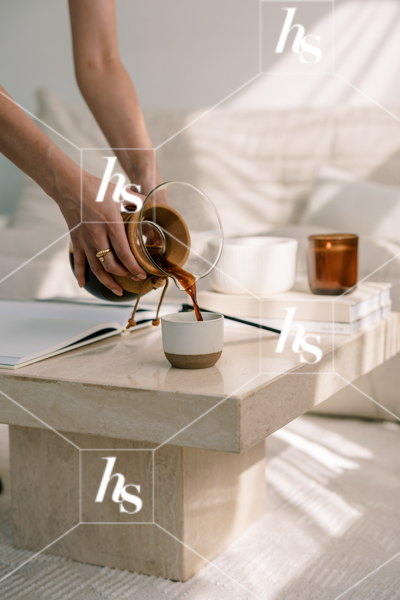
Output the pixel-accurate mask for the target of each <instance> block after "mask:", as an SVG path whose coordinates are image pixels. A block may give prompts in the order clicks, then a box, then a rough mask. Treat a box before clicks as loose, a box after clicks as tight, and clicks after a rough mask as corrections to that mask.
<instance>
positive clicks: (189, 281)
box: [146, 240, 203, 321]
mask: <svg viewBox="0 0 400 600" xmlns="http://www.w3.org/2000/svg"><path fill="white" fill-rule="evenodd" d="M157 241H158V240H157ZM157 241H156V240H152V243H151V244H146V249H147V251H148V253H149V254H150V256H151V258H152V259H153V260H154V262H155V263H156V264H157V265H158V266H159V267H160V268H161V269H162V270H163V271H165V273H168V275H172V276H173V277H175V278H176V279H177V280H178V281H179V283H180V284H181V286H182V287H183V289H184V290H185V292H186V293H187V294H189V296H190V298H191V299H192V302H193V308H194V313H195V315H196V319H197V320H198V321H202V320H203V317H202V316H201V312H200V308H199V305H198V304H197V295H196V279H195V277H194V275H192V274H191V273H189V271H185V269H182V267H179V266H178V265H175V264H174V263H172V262H171V261H169V260H168V259H167V258H165V256H164V255H163V249H162V245H161V243H157Z"/></svg>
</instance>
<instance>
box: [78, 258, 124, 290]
mask: <svg viewBox="0 0 400 600" xmlns="http://www.w3.org/2000/svg"><path fill="white" fill-rule="evenodd" d="M103 249H104V248H103ZM86 257H87V260H88V263H89V267H90V269H91V271H92V273H93V274H94V275H96V277H97V279H98V280H99V281H100V282H101V283H102V284H103V285H105V286H106V287H107V288H108V289H109V290H111V291H112V292H114V294H116V295H117V296H122V288H121V286H120V285H119V284H118V283H117V282H116V281H115V279H114V278H113V277H112V276H111V275H110V274H109V273H107V271H105V270H104V269H103V264H102V263H101V262H100V261H99V259H98V258H97V257H96V251H92V252H88V254H87V255H86Z"/></svg>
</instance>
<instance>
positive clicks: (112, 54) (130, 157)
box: [69, 0, 161, 193]
mask: <svg viewBox="0 0 400 600" xmlns="http://www.w3.org/2000/svg"><path fill="white" fill-rule="evenodd" d="M69 8H70V18H71V31H72V41H73V50H74V63H75V73H76V78H77V82H78V85H79V88H80V90H81V92H82V95H83V97H84V98H85V100H86V102H87V104H88V106H89V108H90V110H91V111H92V113H93V115H94V116H95V118H96V120H97V122H98V124H99V125H100V127H101V129H102V131H103V133H104V135H105V137H106V138H107V141H108V142H109V144H110V146H111V148H113V149H115V154H116V155H117V157H118V159H119V161H120V163H121V165H122V167H123V169H124V170H125V172H126V173H127V175H128V176H129V178H130V180H131V182H132V183H136V184H144V186H145V187H148V186H149V185H150V181H149V180H150V179H153V180H154V179H155V181H152V185H153V186H154V185H155V184H156V183H160V182H161V178H160V175H159V173H158V168H157V164H156V160H155V155H154V151H153V146H152V143H151V140H150V137H149V134H148V132H147V129H146V124H145V121H144V118H143V114H142V111H141V108H140V106H139V102H138V98H137V95H136V91H135V88H134V85H133V83H132V81H131V79H130V77H129V75H128V73H127V72H126V70H125V68H124V66H123V64H122V62H121V59H120V55H119V48H118V38H117V24H116V14H115V2H114V0H69ZM118 148H128V149H129V148H140V149H141V150H136V151H134V150H132V151H129V150H118ZM148 191H150V190H149V189H144V192H145V193H147V192H148Z"/></svg>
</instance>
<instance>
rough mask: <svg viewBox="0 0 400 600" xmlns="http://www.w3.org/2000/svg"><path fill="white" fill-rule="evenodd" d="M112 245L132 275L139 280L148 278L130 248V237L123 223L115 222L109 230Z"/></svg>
mask: <svg viewBox="0 0 400 600" xmlns="http://www.w3.org/2000/svg"><path fill="white" fill-rule="evenodd" d="M108 235H109V238H110V241H111V244H112V247H113V249H114V252H115V254H116V255H117V257H118V258H119V260H120V262H121V263H122V265H124V267H125V268H126V269H127V270H128V271H129V273H130V274H131V275H133V276H134V277H136V278H137V279H138V280H141V279H146V277H147V276H146V273H145V271H144V270H143V269H142V267H141V266H140V265H139V264H138V263H137V261H136V259H135V257H134V256H133V254H132V250H131V249H130V246H129V242H128V238H127V237H126V233H125V226H124V224H123V223H114V224H113V227H112V229H110V231H109V232H108Z"/></svg>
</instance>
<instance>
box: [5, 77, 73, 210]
mask: <svg viewBox="0 0 400 600" xmlns="http://www.w3.org/2000/svg"><path fill="white" fill-rule="evenodd" d="M0 130H1V136H0V152H1V153H2V154H4V155H5V156H6V157H7V158H8V159H9V160H11V161H12V162H13V163H14V164H15V165H17V167H19V168H20V169H21V170H22V171H24V173H26V174H27V175H29V176H30V177H32V179H34V180H35V181H36V183H38V184H39V185H40V187H41V188H42V189H43V190H44V191H45V192H46V194H48V195H49V196H51V197H52V198H53V199H54V200H55V201H56V202H57V203H59V205H60V204H61V203H63V202H65V201H66V199H67V198H70V199H71V201H73V198H75V199H76V201H78V200H79V198H80V191H79V187H80V168H79V167H78V166H77V165H76V164H75V163H74V162H73V161H72V160H71V159H70V158H69V157H68V156H66V154H64V153H63V152H62V151H61V150H60V149H59V148H58V147H57V146H56V145H55V144H54V143H53V142H52V141H51V140H50V139H49V138H48V137H47V135H46V134H45V133H44V132H43V131H42V130H41V129H40V128H39V127H38V126H37V125H36V124H35V123H34V122H33V121H32V120H31V119H30V118H29V117H28V115H27V114H26V113H25V112H24V111H23V110H22V109H21V108H20V107H19V106H18V105H17V104H16V103H15V102H14V101H13V100H12V98H11V96H10V95H9V94H8V93H7V92H6V90H5V89H4V88H3V87H1V86H0Z"/></svg>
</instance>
